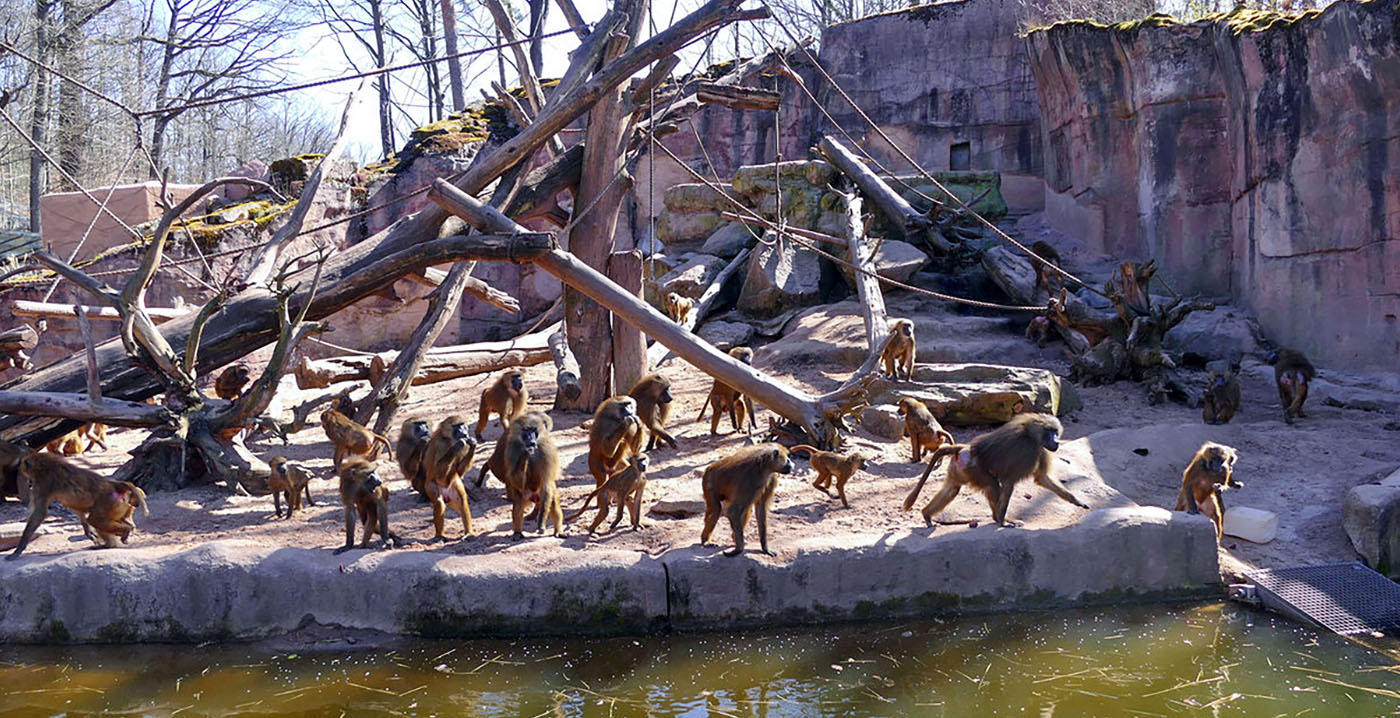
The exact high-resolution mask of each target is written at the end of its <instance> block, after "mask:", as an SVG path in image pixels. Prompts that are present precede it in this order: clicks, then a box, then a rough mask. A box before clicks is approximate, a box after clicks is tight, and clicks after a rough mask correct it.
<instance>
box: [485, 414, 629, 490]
mask: <svg viewBox="0 0 1400 718" xmlns="http://www.w3.org/2000/svg"><path fill="white" fill-rule="evenodd" d="M642 435H643V432H642V420H641V418H640V417H638V416H637V400H636V399H633V398H632V397H630V396H614V397H612V398H610V399H606V400H604V401H603V403H602V404H599V405H598V410H597V411H595V412H593V426H591V427H589V429H588V473H590V474H593V483H594V484H595V485H597V486H602V485H603V482H604V481H607V480H608V476H609V475H611V474H613V473H616V472H618V471H621V470H622V468H623V467H624V466H626V464H627V457H628V456H635V455H636V454H638V453H640V452H641V450H642ZM482 475H483V476H484V475H485V471H483V472H482ZM497 476H500V474H497ZM477 485H478V486H480V485H481V481H480V479H478V480H477Z"/></svg>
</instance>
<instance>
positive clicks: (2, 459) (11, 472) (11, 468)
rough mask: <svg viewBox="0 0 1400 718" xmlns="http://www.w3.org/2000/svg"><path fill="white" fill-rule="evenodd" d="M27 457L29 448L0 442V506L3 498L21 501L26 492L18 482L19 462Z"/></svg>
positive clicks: (3, 500)
mask: <svg viewBox="0 0 1400 718" xmlns="http://www.w3.org/2000/svg"><path fill="white" fill-rule="evenodd" d="M28 455H29V447H27V446H24V445H23V444H11V443H10V442H8V441H0V504H2V503H4V502H5V497H7V496H13V497H15V498H16V499H19V500H20V501H23V500H24V499H25V497H26V496H27V495H28V492H27V491H26V490H25V487H24V486H23V482H21V481H20V480H19V462H20V459H23V458H24V457H25V456H28Z"/></svg>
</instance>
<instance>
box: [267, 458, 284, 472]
mask: <svg viewBox="0 0 1400 718" xmlns="http://www.w3.org/2000/svg"><path fill="white" fill-rule="evenodd" d="M267 465H268V468H271V469H272V473H274V474H276V475H278V476H281V475H282V473H283V472H285V471H286V470H287V468H286V467H287V460H286V459H284V458H282V457H280V456H274V457H272V460H271V461H269V462H267Z"/></svg>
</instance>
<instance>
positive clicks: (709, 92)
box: [695, 82, 783, 110]
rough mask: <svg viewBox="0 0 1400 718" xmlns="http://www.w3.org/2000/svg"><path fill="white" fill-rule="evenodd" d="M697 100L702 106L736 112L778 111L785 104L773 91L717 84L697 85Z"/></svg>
mask: <svg viewBox="0 0 1400 718" xmlns="http://www.w3.org/2000/svg"><path fill="white" fill-rule="evenodd" d="M695 99H697V100H699V101H700V102H701V103H702V104H706V105H719V106H721V107H728V108H730V109H734V110H776V109H778V107H779V106H780V105H781V104H782V102H783V96H782V95H780V94H778V93H777V92H774V91H772V90H765V89H762V88H759V87H743V86H741V85H722V84H719V83H715V82H702V83H699V84H698V85H696V87H695Z"/></svg>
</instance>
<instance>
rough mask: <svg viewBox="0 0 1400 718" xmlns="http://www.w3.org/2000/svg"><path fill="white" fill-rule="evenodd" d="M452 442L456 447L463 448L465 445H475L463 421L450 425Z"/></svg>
mask: <svg viewBox="0 0 1400 718" xmlns="http://www.w3.org/2000/svg"><path fill="white" fill-rule="evenodd" d="M425 435H426V434H425ZM452 440H453V442H455V443H456V444H457V445H458V446H465V445H467V444H474V443H476V442H475V441H474V440H473V439H472V435H471V432H470V431H469V430H468V429H467V423H466V422H465V421H456V422H453V424H452Z"/></svg>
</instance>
